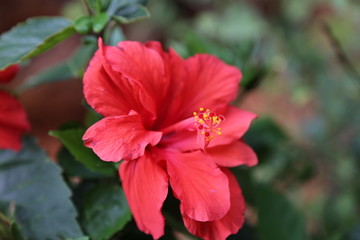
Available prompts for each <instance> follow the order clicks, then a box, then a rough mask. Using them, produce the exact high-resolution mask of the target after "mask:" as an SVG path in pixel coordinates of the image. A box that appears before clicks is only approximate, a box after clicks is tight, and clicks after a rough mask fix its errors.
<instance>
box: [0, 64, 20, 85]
mask: <svg viewBox="0 0 360 240" xmlns="http://www.w3.org/2000/svg"><path fill="white" fill-rule="evenodd" d="M19 68H20V67H19V65H18V64H14V65H11V66H9V67H7V68H5V69H4V70H1V71H0V83H8V82H10V81H11V80H12V79H13V78H14V77H15V75H16V73H17V72H18V71H19Z"/></svg>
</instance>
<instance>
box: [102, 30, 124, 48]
mask: <svg viewBox="0 0 360 240" xmlns="http://www.w3.org/2000/svg"><path fill="white" fill-rule="evenodd" d="M104 40H105V44H106V45H111V46H116V45H117V44H118V43H119V42H121V41H124V40H125V36H124V33H123V32H122V30H121V28H120V27H114V28H112V29H109V30H108V31H105V36H104Z"/></svg>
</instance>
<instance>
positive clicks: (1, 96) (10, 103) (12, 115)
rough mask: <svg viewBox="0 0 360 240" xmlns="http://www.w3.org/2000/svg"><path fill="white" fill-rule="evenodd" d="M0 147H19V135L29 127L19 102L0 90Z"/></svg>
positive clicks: (17, 148) (18, 148) (14, 148)
mask: <svg viewBox="0 0 360 240" xmlns="http://www.w3.org/2000/svg"><path fill="white" fill-rule="evenodd" d="M0 102H1V104H0V149H12V150H15V151H19V150H20V149H21V136H22V135H23V134H24V133H25V132H27V131H28V130H29V129H30V124H29V122H28V121H27V119H26V114H25V111H24V109H23V108H22V106H21V105H20V103H19V102H18V101H17V100H16V99H15V98H14V97H13V96H11V95H10V94H8V93H6V92H3V91H0Z"/></svg>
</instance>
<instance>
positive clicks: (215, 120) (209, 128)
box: [193, 107, 225, 149]
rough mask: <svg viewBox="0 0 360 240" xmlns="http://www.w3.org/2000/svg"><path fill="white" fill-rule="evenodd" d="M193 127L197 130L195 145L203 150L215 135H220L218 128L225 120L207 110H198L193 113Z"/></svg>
mask: <svg viewBox="0 0 360 240" xmlns="http://www.w3.org/2000/svg"><path fill="white" fill-rule="evenodd" d="M193 115H194V121H195V123H194V124H195V126H196V127H197V130H198V138H197V143H198V144H200V145H201V148H203V149H205V147H207V146H208V145H209V143H210V141H211V140H212V139H214V137H215V136H216V135H221V128H219V127H218V126H219V125H220V124H221V123H222V122H223V121H224V120H225V118H224V116H222V115H217V114H216V113H215V112H212V111H210V110H209V109H206V110H205V109H204V108H202V107H201V108H199V111H198V112H194V113H193Z"/></svg>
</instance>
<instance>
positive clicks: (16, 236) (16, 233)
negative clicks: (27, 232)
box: [10, 221, 24, 240]
mask: <svg viewBox="0 0 360 240" xmlns="http://www.w3.org/2000/svg"><path fill="white" fill-rule="evenodd" d="M10 233H11V236H12V239H13V240H24V238H23V236H22V235H21V232H20V229H19V226H18V225H17V224H16V223H15V222H14V221H13V222H11V224H10Z"/></svg>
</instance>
